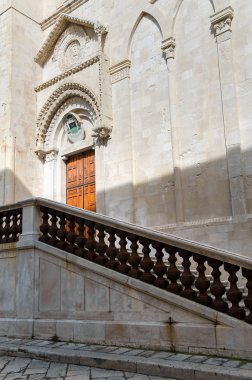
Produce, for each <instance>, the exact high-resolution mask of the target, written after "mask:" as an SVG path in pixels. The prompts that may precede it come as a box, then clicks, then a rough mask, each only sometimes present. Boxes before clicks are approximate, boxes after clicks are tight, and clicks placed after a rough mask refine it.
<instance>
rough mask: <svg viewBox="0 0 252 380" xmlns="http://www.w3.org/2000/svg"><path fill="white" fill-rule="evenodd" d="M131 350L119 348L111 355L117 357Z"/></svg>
mask: <svg viewBox="0 0 252 380" xmlns="http://www.w3.org/2000/svg"><path fill="white" fill-rule="evenodd" d="M130 350H131V349H130V348H128V347H120V348H117V349H116V350H115V351H114V352H113V354H117V355H121V354H125V353H126V352H129V351H130Z"/></svg>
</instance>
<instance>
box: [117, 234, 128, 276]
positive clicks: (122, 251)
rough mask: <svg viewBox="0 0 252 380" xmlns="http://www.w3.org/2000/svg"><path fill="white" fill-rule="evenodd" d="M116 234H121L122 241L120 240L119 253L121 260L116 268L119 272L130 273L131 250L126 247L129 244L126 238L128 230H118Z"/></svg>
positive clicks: (118, 256)
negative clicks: (128, 262)
mask: <svg viewBox="0 0 252 380" xmlns="http://www.w3.org/2000/svg"><path fill="white" fill-rule="evenodd" d="M116 234H117V235H118V236H119V238H120V241H119V245H120V248H119V251H118V253H117V258H118V260H119V261H120V264H119V265H118V267H117V268H116V270H117V272H120V273H123V274H128V272H129V270H130V266H129V265H127V261H128V258H129V252H128V251H127V249H126V245H127V240H126V232H123V231H120V230H118V231H116Z"/></svg>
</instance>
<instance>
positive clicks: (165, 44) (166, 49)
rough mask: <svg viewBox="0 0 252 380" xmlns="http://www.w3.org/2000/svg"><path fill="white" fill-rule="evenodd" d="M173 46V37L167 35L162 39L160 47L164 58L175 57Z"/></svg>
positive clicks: (174, 43)
mask: <svg viewBox="0 0 252 380" xmlns="http://www.w3.org/2000/svg"><path fill="white" fill-rule="evenodd" d="M175 46H176V42H175V38H174V37H169V38H166V39H165V40H163V41H162V45H161V49H162V51H163V53H164V57H165V59H166V60H167V59H170V58H174V57H175Z"/></svg>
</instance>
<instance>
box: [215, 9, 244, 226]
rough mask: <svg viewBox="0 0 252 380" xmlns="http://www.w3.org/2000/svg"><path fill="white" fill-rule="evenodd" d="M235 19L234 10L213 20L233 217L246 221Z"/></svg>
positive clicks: (227, 10) (221, 13) (221, 12)
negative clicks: (236, 66)
mask: <svg viewBox="0 0 252 380" xmlns="http://www.w3.org/2000/svg"><path fill="white" fill-rule="evenodd" d="M233 17H234V10H233V8H232V7H230V6H229V7H227V8H225V9H223V10H222V11H219V12H216V13H215V14H214V15H212V16H211V17H210V20H211V25H212V28H213V31H214V35H215V38H216V43H217V54H218V60H219V77H220V88H221V100H222V110H223V123H224V133H225V144H226V154H227V165H228V173H229V184H230V194H231V203H232V215H233V218H234V219H237V218H238V219H239V218H241V217H242V218H244V217H245V215H246V214H247V211H246V198H245V190H244V179H243V167H242V152H241V139H240V130H239V117H238V104H237V95H236V84H235V78H234V68H233V54H232V39H231V36H232V29H231V23H232V19H233Z"/></svg>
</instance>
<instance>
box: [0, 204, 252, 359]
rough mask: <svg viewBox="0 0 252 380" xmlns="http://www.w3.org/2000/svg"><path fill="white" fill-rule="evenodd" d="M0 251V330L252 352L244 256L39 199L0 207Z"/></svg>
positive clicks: (251, 270)
mask: <svg viewBox="0 0 252 380" xmlns="http://www.w3.org/2000/svg"><path fill="white" fill-rule="evenodd" d="M0 258H2V259H3V260H0V299H1V300H2V306H1V305H0V336H1V335H2V336H22V337H37V338H50V339H55V337H57V339H63V340H71V341H75V342H85V343H86V342H89V343H98V344H117V345H119V346H121V345H133V346H137V347H145V348H153V347H154V348H155V349H156V348H162V349H164V348H165V347H166V348H167V349H170V350H176V351H184V352H190V353H203V352H204V353H205V354H208V353H211V354H216V355H227V356H231V357H233V356H237V357H240V358H248V359H250V358H252V349H251V348H250V344H249V343H248V341H249V340H250V339H251V338H252V328H251V324H252V260H251V259H249V258H246V257H242V256H240V255H235V254H232V253H230V252H226V251H223V250H217V249H215V248H212V247H209V246H204V245H202V244H197V243H195V242H191V241H188V240H185V239H181V238H177V237H174V236H171V235H167V234H163V233H160V232H156V231H154V230H151V229H148V228H143V227H139V226H136V225H132V224H129V223H124V222H120V221H118V220H115V219H112V218H109V217H105V216H102V215H98V214H95V213H92V212H88V211H84V210H81V209H78V208H75V207H71V206H66V205H63V204H60V203H57V202H54V201H50V200H46V199H42V198H35V199H30V200H25V201H23V202H20V203H18V204H15V205H9V206H4V207H2V208H1V209H0ZM5 262H6V263H5ZM4 263H5V264H4ZM1 264H4V265H5V267H4V268H7V269H1ZM2 268H3V266H2ZM6 271H9V273H7V272H6ZM13 272H15V273H13ZM6 273H7V274H6ZM12 273H13V274H12ZM1 276H2V277H1ZM5 276H7V277H6V278H8V279H9V278H13V276H14V278H15V279H16V280H15V281H16V282H13V283H11V284H9V283H8V281H9V280H8V281H6V280H5ZM23 293H24V294H25V296H23ZM28 295H29V297H28ZM10 300H11V301H10ZM24 323H26V325H24ZM20 326H22V328H20ZM154 332H155V333H154Z"/></svg>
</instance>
